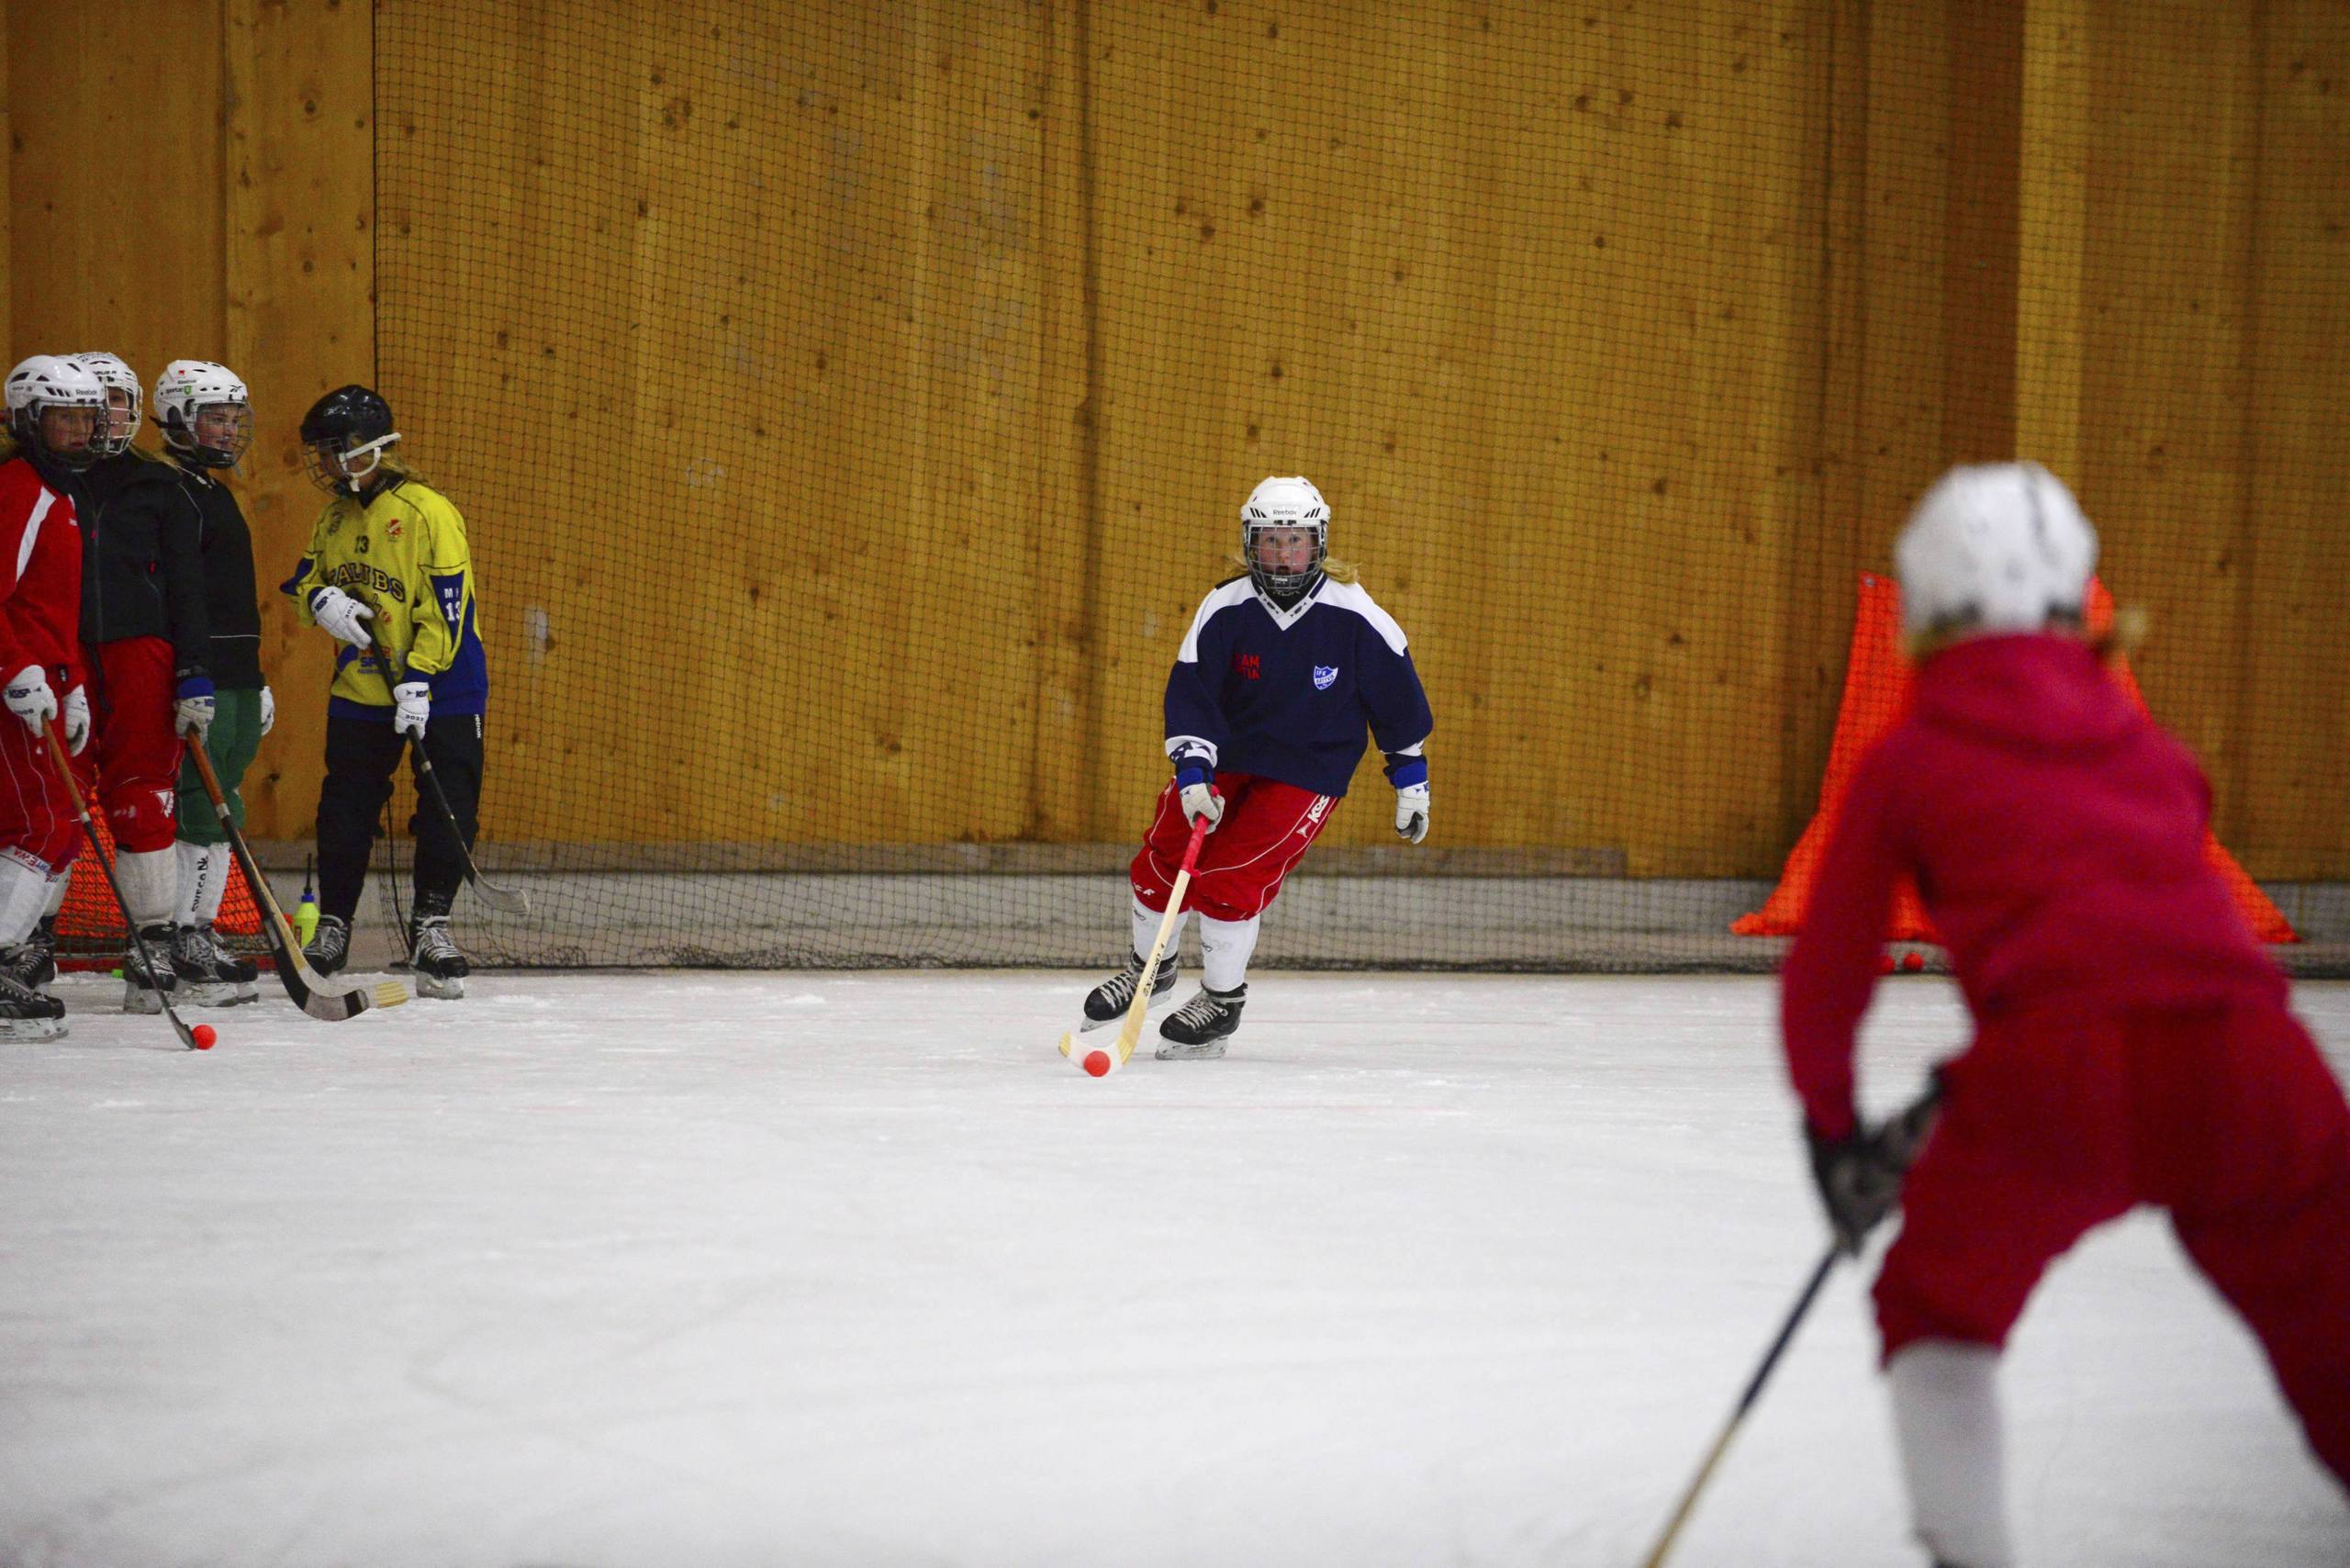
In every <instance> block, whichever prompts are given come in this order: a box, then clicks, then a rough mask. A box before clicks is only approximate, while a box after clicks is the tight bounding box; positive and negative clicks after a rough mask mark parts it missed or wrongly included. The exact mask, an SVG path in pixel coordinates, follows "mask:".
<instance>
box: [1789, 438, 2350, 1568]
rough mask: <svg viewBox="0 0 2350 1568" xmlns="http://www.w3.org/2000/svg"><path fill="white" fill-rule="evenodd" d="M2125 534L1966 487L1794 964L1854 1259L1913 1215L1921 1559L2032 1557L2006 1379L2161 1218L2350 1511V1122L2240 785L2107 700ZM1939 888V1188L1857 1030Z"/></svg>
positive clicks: (1907, 1290)
mask: <svg viewBox="0 0 2350 1568" xmlns="http://www.w3.org/2000/svg"><path fill="white" fill-rule="evenodd" d="M2096 555H2097V540H2096V535H2095V534H2094V533H2093V532H2091V531H2090V528H2089V525H2088V522H2087V519H2085V518H2084V517H2083V516H2082V515H2081V511H2080V508H2079V507H2078V505H2077V504H2076V502H2075V501H2074V498H2073V497H2072V495H2071V494H2070V493H2069V492H2068V491H2067V490H2066V489H2065V487H2064V486H2063V485H2062V484H2061V483H2059V482H2058V481H2057V480H2056V479H2055V478H2054V477H2053V476H2051V475H2050V474H2048V473H2047V472H2046V471H2045V470H2044V469H2042V468H2041V467H2039V466H2038V465H2031V464H2007V465H1991V466H1984V467H1967V468H1960V469H1956V470H1954V471H1953V472H1952V473H1951V474H1950V475H1949V476H1946V477H1944V478H1943V479H1942V482H1941V483H1939V484H1938V485H1936V486H1935V487H1934V488H1933V489H1932V490H1931V491H1930V492H1929V493H1928V494H1927V496H1926V498H1924V500H1923V501H1921V502H1920V503H1919V507H1918V510H1917V512H1916V514H1915V515H1914V516H1913V517H1912V518H1911V519H1910V521H1909V523H1908V528H1907V529H1906V530H1905V531H1904V532H1903V533H1902V535H1901V538H1900V541H1899V543H1898V545H1897V551H1896V559H1897V566H1898V568H1899V573H1900V578H1901V598H1902V619H1903V622H1904V627H1905V631H1906V633H1907V634H1908V638H1909V639H1910V643H1911V646H1912V651H1913V653H1914V654H1915V655H1917V657H1918V660H1919V662H1918V668H1917V700H1916V705H1915V707H1914V709H1913V710H1912V711H1911V712H1910V714H1909V715H1908V718H1907V719H1906V720H1904V722H1902V723H1901V724H1900V725H1898V726H1897V728H1896V729H1895V730H1894V731H1893V732H1892V733H1891V734H1887V735H1886V738H1885V739H1884V740H1883V741H1882V742H1881V743H1879V745H1877V747H1876V748H1875V749H1874V751H1873V752H1871V753H1870V754H1869V756H1867V758H1866V759H1865V760H1864V761H1863V764H1862V766H1861V768H1860V770H1859V773H1858V775H1857V776H1856V778H1855V780H1854V782H1853V785H1852V790H1851V793H1850V795H1849V797H1848V798H1847V800H1846V802H1845V805H1844V808H1843V811H1842V812H1841V816H1840V817H1839V819H1838V821H1837V824H1836V828H1835V831H1834V833H1833V834H1832V836H1831V838H1830V845H1829V848H1828V852H1827V857H1826V859H1825V861H1824V862H1823V864H1822V867H1821V869H1820V873H1819V879H1818V883H1817V885H1816V890H1815V891H1814V893H1813V894H1812V899H1811V903H1810V906H1809V908H1808V909H1807V912H1806V913H1805V917H1804V926H1803V932H1802V935H1800V936H1799V937H1798V938H1797V939H1796V945H1795V949H1794V951H1793V952H1792V953H1791V954H1790V955H1789V956H1788V958H1787V963H1786V969H1785V980H1784V986H1785V994H1784V998H1783V1008H1782V1024H1783V1026H1784V1029H1785V1043H1786V1051H1787V1061H1788V1066H1789V1069H1790V1070H1791V1072H1792V1074H1793V1077H1794V1081H1795V1086H1796V1092H1797V1093H1798V1094H1799V1095H1800V1096H1801V1098H1802V1101H1803V1108H1804V1119H1805V1126H1806V1132H1807V1136H1808V1137H1809V1139H1810V1142H1811V1148H1812V1162H1813V1170H1814V1172H1815V1174H1816V1175H1817V1177H1818V1181H1819V1184H1820V1188H1821V1193H1822V1195H1823V1196H1824V1198H1825V1199H1826V1201H1827V1204H1828V1207H1829V1214H1830V1220H1831V1221H1832V1222H1833V1224H1834V1225H1835V1226H1836V1228H1837V1231H1838V1234H1839V1237H1840V1239H1841V1241H1842V1242H1843V1243H1844V1245H1845V1246H1846V1247H1847V1248H1849V1249H1857V1247H1858V1245H1859V1241H1860V1238H1861V1237H1862V1235H1863V1233H1864V1232H1865V1231H1866V1230H1867V1228H1868V1227H1869V1226H1870V1225H1871V1224H1872V1223H1874V1220H1875V1219H1876V1218H1878V1217H1880V1216H1881V1215H1883V1214H1884V1213H1885V1212H1886V1210H1887V1209H1888V1208H1889V1207H1890V1206H1891V1204H1892V1202H1893V1199H1894V1197H1895V1195H1896V1193H1898V1195H1899V1199H1900V1203H1901V1207H1902V1210H1903V1215H1904V1217H1903V1222H1902V1227H1901V1233H1900V1235H1899V1237H1898V1238H1896V1240H1895V1241H1894V1243H1893V1246H1892V1248H1891V1249H1890V1250H1889V1251H1888V1252H1887V1253H1886V1260H1885V1266H1884V1269H1883V1271H1882V1272H1881V1273H1880V1274H1879V1276H1878V1278H1877V1282H1876V1291H1875V1295H1876V1310H1877V1324H1878V1327H1879V1329H1880V1331H1881V1332H1882V1334H1883V1338H1884V1350H1885V1365H1886V1376H1887V1379H1888V1381H1889V1382H1890V1383H1891V1387H1892V1396H1893V1407H1894V1417H1895V1421H1894V1425H1895V1430H1896V1433H1897V1438H1898V1440H1899V1443H1900V1449H1901V1458H1902V1462H1903V1467H1904V1470H1905V1472H1906V1473H1907V1475H1908V1484H1909V1492H1910V1501H1911V1507H1912V1510H1913V1513H1914V1517H1915V1522H1916V1527H1917V1531H1918V1535H1919V1540H1921V1541H1922V1542H1923V1543H1924V1544H1925V1546H1926V1547H1927V1549H1928V1550H1929V1551H1930V1552H1931V1553H1932V1554H1933V1556H1934V1558H1935V1560H1936V1561H1937V1562H1941V1563H1944V1564H1949V1565H1951V1568H2003V1565H2005V1564H2008V1563H2010V1562H2014V1561H2015V1555H2014V1551H2013V1549H2012V1547H2011V1546H2010V1544H2009V1535H2008V1524H2007V1510H2006V1502H2005V1496H2004V1492H2003V1482H2002V1475H2001V1469H2002V1461H2001V1452H2000V1447H2001V1439H2000V1427H1999V1415H1998V1406H1997V1396H1996V1393H1995V1389H1994V1386H1993V1379H1994V1372H1995V1371H1996V1368H1997V1357H1998V1353H1999V1350H2000V1348H2001V1347H2002V1345H2003V1344H2004V1343H2005V1342H2006V1339H2007V1336H2008V1332H2009V1329H2010V1328H2011V1327H2014V1325H2015V1322H2016V1319H2017V1317H2018V1316H2020V1314H2021V1312H2022V1311H2023V1306H2024V1302H2025V1299H2026V1298H2027V1297H2028V1296H2029V1295H2030V1294H2031V1291H2032V1289H2033V1287H2034V1286H2035V1285H2036V1284H2037V1282H2039V1280H2040V1276H2041V1274H2042V1271H2044V1270H2045V1269H2046V1268H2047V1267H2048V1265H2049V1263H2050V1262H2051V1261H2052V1260H2054V1259H2055V1258H2056V1257H2057V1256H2058V1255H2059V1254H2060V1253H2062V1252H2064V1251H2065V1249H2067V1248H2069V1247H2071V1246H2072V1245H2073V1243H2074V1242H2075V1241H2076V1240H2078V1239H2079V1238H2080V1237H2081V1236H2082V1235H2083V1234H2084V1233H2085V1232H2087V1230H2089V1229H2090V1228H2091V1227H2093V1226H2098V1225H2099V1224H2102V1223H2103V1222H2105V1221H2107V1220H2109V1219H2113V1218H2115V1217H2117V1216H2119V1215H2122V1214H2124V1213H2126V1212H2127V1211H2129V1210H2130V1209H2132V1208H2133V1207H2135V1206H2136V1205H2138V1204H2159V1205H2161V1206H2162V1207H2164V1208H2165V1209H2167V1210H2168V1211H2169V1213H2170V1216H2171V1223H2172V1226H2173V1227H2174V1228H2175V1229H2176V1231H2177V1236H2178V1238H2179V1241H2180V1243H2181V1245H2183V1246H2184V1247H2185V1249H2186V1250H2187V1253H2188V1256H2189V1257H2190V1258H2192V1259H2193V1260H2194V1261H2195V1263H2196V1265H2197V1267H2198V1268H2199V1269H2200V1270H2201V1271H2203V1273H2204V1274H2205V1275H2206V1276H2207V1277H2208V1278H2209V1279H2210V1281H2211V1282H2212V1283H2213V1284H2214V1285H2216V1286H2217V1287H2218V1288H2219V1290H2220V1292H2221V1294H2222V1295H2224V1296H2225V1297H2226V1298H2227V1300H2228V1301H2229V1302H2230V1303H2231V1304H2232V1305H2233V1306H2234V1308H2235V1309H2236V1311H2237V1312H2238V1313H2240V1314H2242V1315H2243V1316H2244V1320H2245V1322H2246V1323H2247V1324H2249V1325H2250V1326H2251V1327H2252V1330H2253V1332H2254V1333H2255V1335H2256V1336H2257V1337H2258V1338H2259V1340H2260V1343H2261V1345H2262V1348H2263V1349H2264V1350H2266V1352H2267V1354H2268V1361H2269V1364H2270V1366H2271V1367H2273V1368H2274V1369H2275V1372H2276V1374H2277V1382H2278V1383H2280V1384H2281V1385H2282V1387H2283V1389H2284V1393H2285V1396H2286V1398H2287V1399H2288V1400H2289V1401H2290V1402H2291V1404H2292V1406H2293V1408H2294V1409H2295V1411H2297V1412H2298V1413H2299V1415H2300V1419H2301V1423H2302V1427H2303V1428H2304V1430H2305V1431H2306V1433H2307V1435H2308V1438H2309V1440H2310V1442H2311V1446H2312V1447H2313V1448H2314V1449H2315V1450H2317V1453H2318V1456H2319V1458H2320V1459H2322V1461H2323V1462H2325V1463H2326V1464H2327V1465H2328V1466H2330V1467H2331V1468H2332V1469H2333V1473H2335V1474H2336V1475H2337V1476H2340V1477H2342V1478H2343V1479H2344V1481H2345V1482H2350V1110H2345V1108H2344V1102H2343V1093H2342V1088H2341V1085H2340V1084H2339V1083H2337V1082H2336V1081H2335V1080H2334V1078H2333V1074H2332V1072H2331V1071H2330V1070H2328V1068H2327V1066H2326V1063H2325V1061H2324V1058H2322V1057H2321V1056H2320V1055H2319V1053H2318V1050H2317V1047H2316V1046H2315V1045H2314V1044H2313V1043H2312V1042H2311V1038H2310V1036H2309V1034H2308V1032H2307V1031H2306V1030H2304V1029H2303V1028H2302V1026H2301V1025H2300V1023H2299V1022H2297V1021H2296V1020H2295V1019H2294V1017H2293V1015H2292V1014H2290V1013H2288V1011H2287V1010H2286V983H2285V980H2284V977H2283V976H2282V975H2281V974H2279V973H2278V972H2277V969H2275V968H2274V967H2273V966H2272V965H2271V964H2270V963H2269V961H2268V960H2267V958H2266V957H2265V956H2264V955H2263V954H2262V952H2261V951H2260V948H2259V946H2258V945H2257V943H2256V941H2255V938H2254V936H2253V935H2252V934H2251V932H2250V931H2249V930H2248V929H2247V928H2246V927H2245V925H2244V921H2243V919H2242V917H2241V916H2240V915H2239V914H2238V913H2237V911H2236V908H2235V905H2234V902H2233V900H2232V899H2231V898H2230V896H2229V893H2228V890H2227V889H2226V888H2225V887H2224V886H2223V885H2222V883H2221V880H2220V879H2219V877H2218V876H2217V874H2216V873H2214V872H2213V870H2212V869H2211V868H2210V865H2209V864H2208V863H2207V862H2206V861H2205V859H2204V857H2203V841H2204V833H2205V827H2206V823H2207V822H2208V820H2209V818H2210V801H2211V797H2210V786H2209V785H2208V784H2207V783H2206V781H2205V779H2204V778H2203V775H2202V773H2201V771H2200V770H2199V768H2198V767H2196V764H2195V762H2194V760H2193V759H2192V758H2191V757H2190V756H2188V753H2187V750H2186V748H2185V747H2184V746H2182V745H2179V743H2178V742H2177V741H2176V740H2174V739H2172V738H2171V737H2170V736H2169V735H2168V734H2165V732H2164V731H2162V730H2161V729H2159V728H2158V727H2156V726H2155V725H2154V723H2153V722H2151V721H2150V720H2148V719H2147V718H2146V717H2145V716H2144V715H2143V713H2142V712H2141V711H2139V710H2138V709H2137V707H2136V706H2135V705H2134V704H2132V702H2131V701H2130V700H2129V699H2128V697H2127V696H2126V695H2125V694H2124V693H2123V691H2122V690H2121V687H2120V686H2119V684H2118V683H2117V682H2116V681H2115V680H2113V679H2112V678H2111V677H2110V676H2109V674H2108V672H2107V670H2106V668H2105V667H2104V664H2103V661H2102V658H2101V656H2100V650H2099V649H2098V647H2097V646H2096V645H2094V644H2092V643H2091V642H2090V641H2088V640H2087V635H2086V632H2085V628H2084V624H2083V615H2082V610H2083V606H2084V603H2085V601H2086V596H2087V588H2088V581H2089V573H2090V570H2091V568H2092V566H2094V565H2095V561H2096ZM1905 873H1906V874H1908V875H1911V876H1914V877H1915V878H1916V879H1917V883H1918V888H1919V892H1920V893H1921V894H1922V895H1923V896H1924V899H1925V903H1926V907H1927V910H1928V912H1929V913H1930V914H1931V915H1932V917H1933V921H1934V924H1935V926H1936V928H1937V929H1938V930H1939V931H1940V932H1941V934H1942V939H1943V941H1944V942H1945V943H1947V944H1948V946H1949V949H1950V955H1951V961H1952V964H1953V968H1954V969H1955V970H1956V971H1957V975H1958V981H1959V985H1960V988H1961V990H1962V991H1964V996H1965V999H1966V1003H1967V1006H1968V1009H1969V1010H1970V1011H1971V1013H1972V1014H1973V1015H1974V1021H1975V1037H1974V1039H1973V1041H1972V1042H1971V1044H1970V1045H1969V1046H1968V1047H1967V1049H1966V1050H1965V1051H1964V1054H1962V1055H1961V1056H1959V1057H1958V1058H1956V1059H1955V1060H1953V1061H1952V1062H1950V1063H1949V1064H1948V1065H1946V1066H1945V1067H1944V1068H1943V1069H1942V1072H1941V1074H1940V1081H1941V1084H1942V1102H1941V1109H1940V1115H1939V1117H1938V1119H1937V1120H1936V1123H1935V1125H1934V1127H1933V1131H1932V1133H1931V1134H1930V1137H1928V1139H1927V1141H1926V1144H1925V1148H1924V1150H1923V1152H1922V1154H1921V1155H1920V1156H1919V1159H1918V1160H1917V1163H1916V1165H1915V1166H1914V1168H1912V1169H1911V1170H1909V1171H1908V1178H1907V1181H1906V1183H1905V1182H1903V1180H1902V1178H1901V1176H1900V1173H1899V1171H1898V1170H1897V1159H1898V1157H1897V1155H1896V1154H1895V1153H1894V1152H1893V1151H1892V1148H1891V1141H1892V1140H1890V1139H1888V1138H1886V1137H1882V1136H1872V1135H1870V1134H1869V1133H1867V1132H1865V1131H1863V1129H1862V1128H1861V1127H1860V1126H1859V1124H1858V1122H1857V1121H1856V1120H1855V1117H1854V1112H1853V1069H1852V1047H1853V1032H1854V1030H1855V1028H1856V1027H1857V1026H1858V1025H1859V1022H1860V1019H1861V1014H1862V1013H1863V1011H1864V1010H1865V1008H1866V1007H1867V1005H1868V1000H1869V993H1870V990H1871V988H1872V986H1873V985H1874V982H1875V979H1876V974H1877V955H1878V953H1879V951H1880V950H1881V948H1882V945H1883V941H1884V937H1885V934H1886V921H1887V916H1888V914H1889V913H1890V911H1891V908H1892V902H1893V898H1894V892H1895V888H1896V885H1897V883H1898V882H1899V880H1900V879H1901V878H1902V876H1903V875H1904V874H1905Z"/></svg>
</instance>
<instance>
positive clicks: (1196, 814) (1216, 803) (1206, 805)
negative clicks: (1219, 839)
mask: <svg viewBox="0 0 2350 1568" xmlns="http://www.w3.org/2000/svg"><path fill="white" fill-rule="evenodd" d="M1176 799H1177V800H1178V801H1181V802H1182V806H1183V821H1184V822H1185V823H1197V822H1198V821H1199V820H1200V819H1201V818H1202V817H1205V818H1207V819H1208V831H1209V832H1210V833H1214V831H1215V830H1216V824H1217V823H1221V822H1223V821H1224V797H1223V796H1221V795H1219V794H1217V793H1216V792H1215V786H1214V784H1186V785H1184V786H1183V788H1182V790H1181V793H1179V794H1178V795H1177V796H1176Z"/></svg>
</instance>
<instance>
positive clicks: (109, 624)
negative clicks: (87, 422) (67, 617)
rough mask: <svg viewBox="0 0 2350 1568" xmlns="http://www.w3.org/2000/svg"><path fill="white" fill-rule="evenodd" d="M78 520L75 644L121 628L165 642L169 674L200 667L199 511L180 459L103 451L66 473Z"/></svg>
mask: <svg viewBox="0 0 2350 1568" xmlns="http://www.w3.org/2000/svg"><path fill="white" fill-rule="evenodd" d="M73 508H74V510H75V511H76V512H77V513H78V514H79V515H80V518H81V522H82V644H83V645H84V647H91V648H95V647H96V646H98V645H99V644H103V643H119V642H122V641H123V640H124V639H126V638H129V637H162V638H165V639H167V640H169V642H170V643H171V644H172V667H173V672H174V674H175V676H176V677H177V678H181V679H185V678H187V677H188V676H190V675H197V674H206V673H208V666H207V663H206V659H207V655H209V654H210V652H211V648H210V644H211V637H212V633H211V630H210V628H209V626H208V625H207V621H206V617H205V612H204V557H203V556H202V555H201V554H199V553H198V543H197V541H198V539H199V537H200V535H201V532H202V528H203V519H202V517H201V515H200V514H199V513H198V512H197V510H196V498H195V497H193V496H191V495H190V494H188V491H187V487H185V486H184V485H182V484H181V483H180V471H179V465H177V464H175V463H166V462H164V461H162V459H161V458H155V457H149V456H147V455H146V454H143V453H140V452H126V453H123V454H120V455H119V456H115V457H108V458H105V459H102V460H101V461H100V462H98V463H97V464H95V465H93V466H92V467H90V468H88V469H86V470H84V472H82V473H80V474H77V475H75V476H73Z"/></svg>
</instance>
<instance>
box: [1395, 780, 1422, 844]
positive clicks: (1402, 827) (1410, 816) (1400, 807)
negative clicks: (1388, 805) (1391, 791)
mask: <svg viewBox="0 0 2350 1568" xmlns="http://www.w3.org/2000/svg"><path fill="white" fill-rule="evenodd" d="M1427 835H1428V787H1427V780H1425V779H1423V780H1422V781H1420V782H1419V783H1417V784H1406V785H1404V787H1403V788H1402V789H1400V790H1396V791H1395V836H1396V837H1398V838H1400V839H1402V840H1403V841H1404V843H1406V844H1417V843H1419V841H1420V840H1422V839H1424V838H1426V837H1427Z"/></svg>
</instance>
